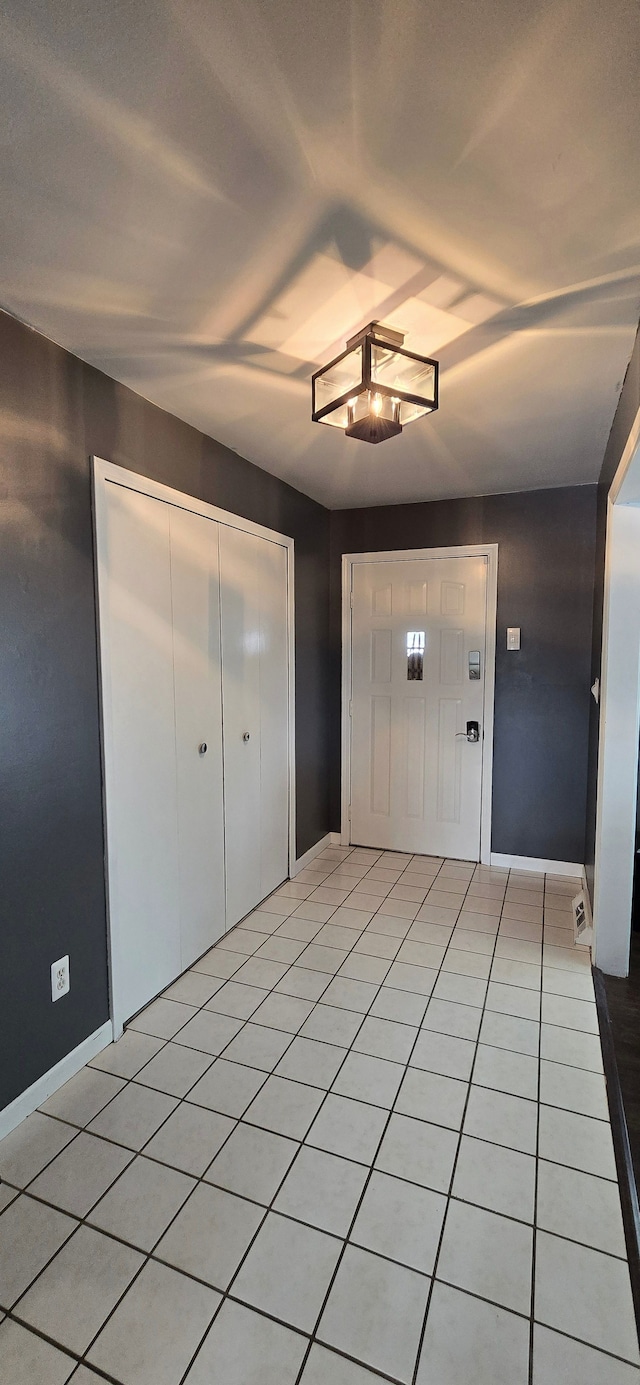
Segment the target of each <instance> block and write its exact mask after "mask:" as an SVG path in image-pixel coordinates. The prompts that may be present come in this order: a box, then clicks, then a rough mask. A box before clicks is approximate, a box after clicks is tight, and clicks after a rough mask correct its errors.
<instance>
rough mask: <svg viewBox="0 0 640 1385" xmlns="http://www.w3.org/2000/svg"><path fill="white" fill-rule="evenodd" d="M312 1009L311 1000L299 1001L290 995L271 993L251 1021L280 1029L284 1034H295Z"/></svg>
mask: <svg viewBox="0 0 640 1385" xmlns="http://www.w3.org/2000/svg"><path fill="white" fill-rule="evenodd" d="M313 1008H314V1006H313V1001H311V1000H300V999H299V998H297V997H296V996H291V995H278V994H277V993H276V992H273V991H272V993H271V995H268V996H267V998H266V1000H263V1002H262V1004H261V1005H260V1006H259V1008H258V1009H257V1010H256V1012H255V1014H254V1016H253V1020H254V1023H255V1024H264V1025H266V1026H267V1027H268V1028H273V1029H280V1030H282V1031H283V1032H284V1033H286V1034H297V1032H298V1030H299V1029H300V1028H301V1026H302V1025H303V1024H304V1022H305V1020H306V1019H308V1017H309V1015H310V1014H312V1012H313Z"/></svg>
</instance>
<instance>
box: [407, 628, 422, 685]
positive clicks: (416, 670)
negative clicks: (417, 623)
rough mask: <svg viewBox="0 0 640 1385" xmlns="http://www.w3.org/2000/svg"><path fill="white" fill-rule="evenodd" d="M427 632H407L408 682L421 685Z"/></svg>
mask: <svg viewBox="0 0 640 1385" xmlns="http://www.w3.org/2000/svg"><path fill="white" fill-rule="evenodd" d="M426 642H427V633H426V630H407V681H408V682H409V683H421V682H422V679H423V676H424V675H423V669H424V651H425V645H426Z"/></svg>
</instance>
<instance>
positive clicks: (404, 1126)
mask: <svg viewBox="0 0 640 1385" xmlns="http://www.w3.org/2000/svg"><path fill="white" fill-rule="evenodd" d="M457 1145H458V1135H457V1133H456V1132H454V1131H453V1130H445V1129H444V1128H443V1127H442V1126H440V1125H429V1124H427V1123H426V1122H425V1121H419V1120H413V1119H412V1118H411V1117H410V1116H400V1115H392V1116H391V1119H390V1121H389V1124H388V1126H387V1129H386V1131H385V1134H384V1138H383V1140H382V1144H381V1146H380V1151H379V1153H378V1155H377V1158H376V1161H375V1166H376V1168H377V1169H379V1170H381V1172H382V1173H391V1174H395V1175H396V1176H397V1177H398V1178H406V1179H408V1180H409V1182H411V1183H420V1184H422V1186H423V1187H425V1188H433V1190H434V1191H435V1192H439V1193H445V1192H447V1190H448V1188H449V1184H450V1182H451V1173H452V1170H453V1161H454V1159H455V1154H456V1149H457Z"/></svg>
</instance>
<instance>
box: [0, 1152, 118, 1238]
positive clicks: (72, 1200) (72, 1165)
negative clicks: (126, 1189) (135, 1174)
mask: <svg viewBox="0 0 640 1385" xmlns="http://www.w3.org/2000/svg"><path fill="white" fill-rule="evenodd" d="M132 1158H133V1155H132V1153H131V1152H130V1150H127V1149H121V1148H120V1146H119V1145H112V1144H110V1143H109V1141H107V1140H99V1139H98V1138H97V1137H96V1136H95V1135H88V1134H86V1132H85V1131H83V1132H82V1134H81V1135H78V1138H77V1140H72V1142H71V1144H70V1145H67V1146H66V1148H65V1149H63V1150H62V1151H61V1153H60V1154H58V1155H57V1157H56V1158H55V1159H54V1160H53V1163H51V1164H49V1166H48V1168H46V1169H44V1170H43V1172H42V1173H41V1174H38V1177H37V1178H36V1179H35V1180H34V1182H33V1183H30V1184H29V1192H30V1193H34V1194H35V1196H36V1197H42V1198H44V1199H45V1202H52V1203H53V1204H54V1206H55V1207H61V1208H62V1210H63V1211H64V1212H71V1213H73V1214H74V1215H75V1216H76V1217H84V1216H86V1214H87V1212H88V1211H89V1209H90V1208H91V1207H93V1205H94V1203H96V1202H97V1201H98V1199H99V1198H101V1197H102V1195H103V1193H106V1191H107V1188H109V1187H110V1186H111V1184H112V1183H113V1182H115V1179H116V1178H117V1177H118V1175H119V1174H121V1173H122V1170H123V1169H125V1168H126V1166H127V1164H128V1163H130V1161H131V1159H132ZM0 1224H1V1223H0Z"/></svg>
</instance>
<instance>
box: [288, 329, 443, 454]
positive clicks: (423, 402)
mask: <svg viewBox="0 0 640 1385" xmlns="http://www.w3.org/2000/svg"><path fill="white" fill-rule="evenodd" d="M403 341H404V333H403V332H396V331H395V330H394V329H393V328H391V327H384V326H383V324H382V323H381V322H370V323H369V325H368V326H367V327H364V328H363V329H362V331H361V332H358V333H357V334H356V336H355V337H351V339H350V340H349V341H348V342H347V345H346V349H345V350H344V351H343V352H342V353H341V355H340V356H336V358H335V360H334V361H331V362H330V363H329V365H326V366H323V368H322V370H317V371H316V373H315V375H313V376H312V380H311V387H312V395H313V402H312V414H311V417H312V419H313V422H314V423H329V424H330V425H331V426H332V427H333V428H342V429H344V432H345V433H346V435H347V437H348V438H359V439H360V440H361V441H362V442H384V440H385V439H386V438H393V437H395V436H396V434H397V433H401V432H402V429H403V427H404V425H405V424H406V423H413V420H414V419H416V418H422V417H423V415H424V414H430V413H433V411H434V410H435V409H437V407H438V362H437V361H432V360H430V359H429V357H428V356H416V355H415V353H414V352H413V351H405V350H404V347H403V345H402V343H403Z"/></svg>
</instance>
